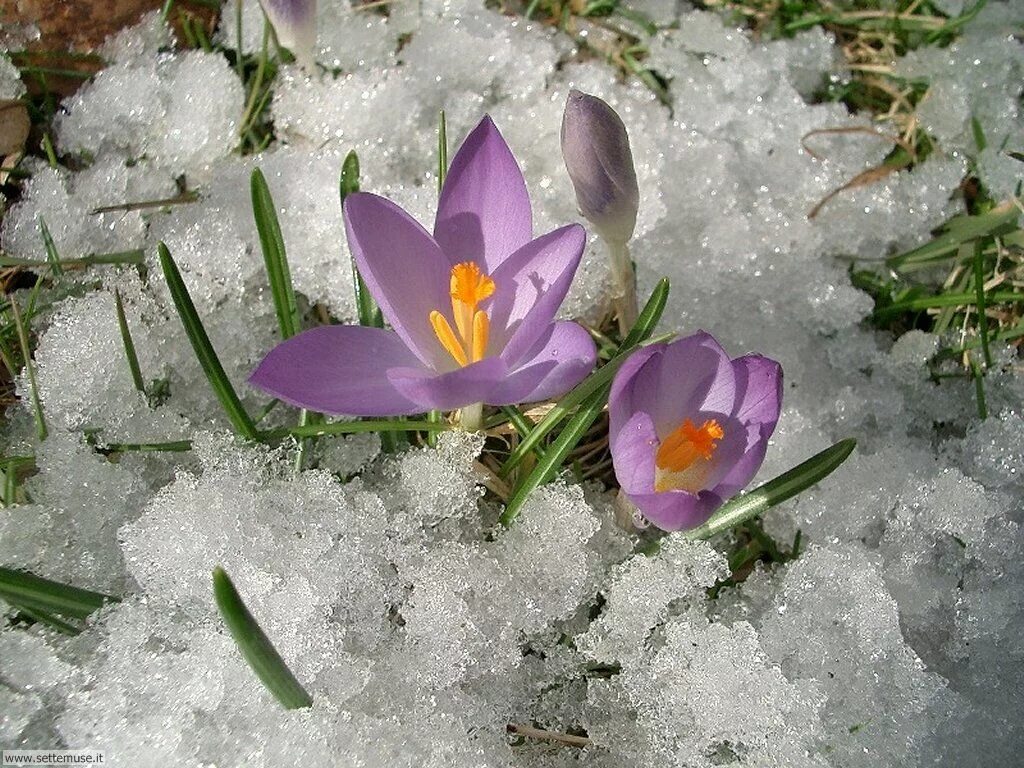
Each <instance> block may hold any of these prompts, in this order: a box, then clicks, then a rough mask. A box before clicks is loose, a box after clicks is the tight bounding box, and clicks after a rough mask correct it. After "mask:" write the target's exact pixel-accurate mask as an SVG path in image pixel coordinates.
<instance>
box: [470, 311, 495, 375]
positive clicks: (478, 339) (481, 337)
mask: <svg viewBox="0 0 1024 768" xmlns="http://www.w3.org/2000/svg"><path fill="white" fill-rule="evenodd" d="M490 329H491V319H490V318H489V317H487V313H486V312H484V311H483V310H477V313H476V314H475V315H473V362H474V363H475V362H476V361H477V360H483V359H484V357H485V356H486V355H487V335H488V332H489V331H490Z"/></svg>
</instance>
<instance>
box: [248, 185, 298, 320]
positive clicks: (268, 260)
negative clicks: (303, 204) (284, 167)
mask: <svg viewBox="0 0 1024 768" xmlns="http://www.w3.org/2000/svg"><path fill="white" fill-rule="evenodd" d="M249 189H250V191H251V193H252V215H253V217H254V218H255V219H256V231H257V232H259V235H260V248H261V249H262V250H263V263H264V264H265V265H266V267H267V279H268V281H269V282H270V292H271V295H272V296H273V297H274V309H275V310H276V311H277V325H278V327H279V328H280V329H281V338H282V339H290V338H291V337H292V336H294V335H295V334H296V333H298V332H299V307H298V304H297V303H296V301H295V289H294V287H293V286H292V275H291V270H290V269H289V268H288V256H287V254H286V251H285V247H284V237H283V236H282V235H281V224H280V222H279V221H278V220H277V211H276V210H275V209H274V198H273V197H272V196H271V194H270V187H268V186H267V180H266V178H265V177H264V176H263V172H262V171H261V170H260V169H259V168H255V169H253V172H252V176H251V177H250V178H249Z"/></svg>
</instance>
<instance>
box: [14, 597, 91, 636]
mask: <svg viewBox="0 0 1024 768" xmlns="http://www.w3.org/2000/svg"><path fill="white" fill-rule="evenodd" d="M11 605H14V607H15V608H17V609H18V613H22V614H24V615H25V616H27V617H28V618H30V619H32V621H35V622H37V623H39V624H45V625H46V626H48V627H50V628H52V629H55V630H57V631H58V632H60V633H61V634H63V635H71V636H74V635H79V634H81V633H82V630H81V629H79V628H78V627H76V626H75V625H74V624H70V623H68V622H66V621H64V620H63V619H61V618H58V617H57V616H54V615H53V614H52V613H48V612H46V611H44V610H41V609H39V608H29V607H28V606H25V605H17V604H15V603H11Z"/></svg>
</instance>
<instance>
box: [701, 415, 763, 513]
mask: <svg viewBox="0 0 1024 768" xmlns="http://www.w3.org/2000/svg"><path fill="white" fill-rule="evenodd" d="M748 430H749V433H750V434H752V435H753V436H754V437H753V440H750V441H749V444H748V446H747V448H746V450H745V452H744V453H743V455H742V456H741V457H740V458H739V459H738V460H736V462H735V463H733V465H732V466H731V467H730V468H729V471H728V472H726V473H725V474H724V475H723V476H722V478H721V479H720V480H718V482H717V483H716V484H715V486H714V487H713V488H712V490H713V491H714V493H716V494H717V495H719V496H721V497H722V498H723V499H729V498H731V497H733V496H735V495H736V494H737V493H739V492H740V491H742V490H743V489H744V488H746V487H747V486H748V485H750V481H751V480H753V479H754V476H755V475H756V474H757V470H759V469H760V468H761V464H762V463H763V462H764V455H765V453H766V452H767V450H768V437H767V435H765V436H763V437H762V436H761V435H760V434H758V433H759V431H760V430H759V428H758V427H757V426H756V425H751V426H750V427H749V428H748ZM748 437H749V435H748Z"/></svg>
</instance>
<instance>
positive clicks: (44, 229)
mask: <svg viewBox="0 0 1024 768" xmlns="http://www.w3.org/2000/svg"><path fill="white" fill-rule="evenodd" d="M39 234H40V235H42V237H43V247H44V248H45V249H46V261H47V263H49V265H50V269H52V270H53V274H54V275H63V274H64V269H63V268H62V267H61V265H60V254H59V253H57V246H56V244H55V243H54V242H53V236H52V235H51V234H50V228H49V227H48V226H46V221H45V219H43V217H42V216H40V217H39Z"/></svg>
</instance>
